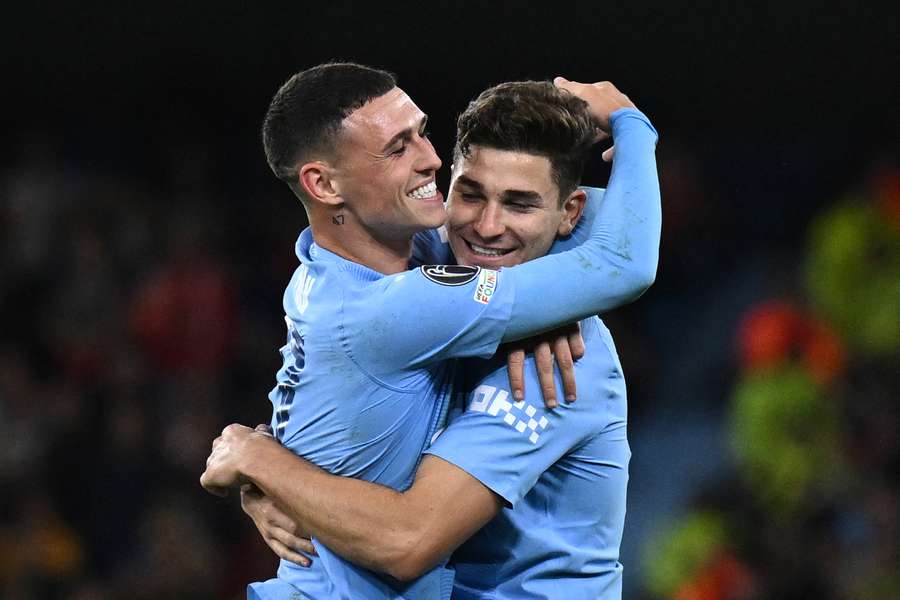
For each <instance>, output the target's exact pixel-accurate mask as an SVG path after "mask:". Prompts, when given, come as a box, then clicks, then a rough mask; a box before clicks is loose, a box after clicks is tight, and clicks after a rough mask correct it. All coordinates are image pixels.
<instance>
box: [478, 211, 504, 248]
mask: <svg viewBox="0 0 900 600" xmlns="http://www.w3.org/2000/svg"><path fill="white" fill-rule="evenodd" d="M504 231H506V225H504V223H503V210H502V209H501V208H500V207H499V206H495V205H494V204H493V203H491V202H487V203H486V204H485V205H484V206H483V207H482V209H481V214H479V215H478V219H477V220H476V221H475V232H476V233H477V234H478V235H480V236H481V237H482V238H485V239H487V238H495V237H498V236H500V235H503V232H504Z"/></svg>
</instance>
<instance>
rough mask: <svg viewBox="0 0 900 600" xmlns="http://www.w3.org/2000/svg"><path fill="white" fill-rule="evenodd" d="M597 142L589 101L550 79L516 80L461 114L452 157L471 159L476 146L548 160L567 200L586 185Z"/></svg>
mask: <svg viewBox="0 0 900 600" xmlns="http://www.w3.org/2000/svg"><path fill="white" fill-rule="evenodd" d="M596 139H597V124H596V122H595V121H594V119H593V118H592V117H591V114H590V111H589V110H588V105H587V103H586V102H585V101H584V100H582V99H581V98H578V97H576V96H574V95H573V94H571V93H570V92H568V91H567V90H562V89H559V88H557V87H556V86H555V85H553V84H552V83H550V82H549V81H511V82H508V83H501V84H499V85H495V86H494V87H492V88H488V89H486V90H485V91H483V92H482V93H481V94H480V95H479V96H478V97H477V98H475V100H473V101H472V102H470V103H469V106H468V107H467V108H466V110H465V111H464V112H463V113H462V114H461V115H460V116H459V119H458V120H457V122H456V146H455V147H454V150H453V158H454V160H458V159H459V158H460V157H466V158H468V157H469V155H470V152H471V148H472V146H483V147H487V148H494V149H497V150H509V151H512V152H526V153H528V154H535V155H538V156H543V157H546V158H547V159H549V161H550V175H551V177H552V178H553V182H554V183H556V186H557V187H558V188H559V196H560V197H559V201H560V202H562V201H563V200H564V199H565V198H566V197H567V196H568V195H569V194H570V193H571V192H572V191H574V190H575V188H576V187H577V186H578V184H579V182H580V181H581V175H582V173H583V172H584V165H585V162H587V158H588V155H589V152H590V149H591V147H592V146H593V144H594V141H595V140H596Z"/></svg>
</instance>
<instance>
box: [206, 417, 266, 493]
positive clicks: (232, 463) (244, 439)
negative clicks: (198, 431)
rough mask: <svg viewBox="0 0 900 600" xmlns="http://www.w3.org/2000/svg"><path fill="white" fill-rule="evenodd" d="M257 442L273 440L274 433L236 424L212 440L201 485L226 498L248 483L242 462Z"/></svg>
mask: <svg viewBox="0 0 900 600" xmlns="http://www.w3.org/2000/svg"><path fill="white" fill-rule="evenodd" d="M254 439H257V440H258V439H265V440H272V443H277V442H274V439H273V438H272V436H271V434H269V433H266V432H263V431H257V430H254V429H250V428H249V427H244V426H243V425H238V424H237V423H233V424H231V425H229V426H228V427H226V428H225V429H223V430H222V435H220V436H219V437H217V438H216V439H215V440H213V443H212V452H211V453H210V455H209V458H207V459H206V470H205V471H204V472H203V474H202V475H201V476H200V485H202V486H203V488H204V489H205V490H206V491H208V492H209V493H211V494H215V495H216V496H226V495H227V494H228V489H229V488H232V487H236V486H239V485H243V484H245V483H249V481H247V479H246V478H245V477H244V475H243V474H242V472H241V468H240V465H241V461H242V460H243V459H244V458H246V456H247V453H248V446H249V445H250V444H251V443H253V441H254Z"/></svg>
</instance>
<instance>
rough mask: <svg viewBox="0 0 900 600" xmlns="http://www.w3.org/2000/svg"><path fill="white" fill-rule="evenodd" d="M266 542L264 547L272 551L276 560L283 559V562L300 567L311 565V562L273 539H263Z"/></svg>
mask: <svg viewBox="0 0 900 600" xmlns="http://www.w3.org/2000/svg"><path fill="white" fill-rule="evenodd" d="M263 539H264V541H265V542H266V545H267V546H269V548H271V549H272V552H274V553H275V554H276V555H277V556H278V558H283V559H284V560H287V561H290V562H292V563H294V564H295V565H299V566H301V567H308V566H309V565H311V564H312V561H311V560H309V559H308V558H306V557H305V556H303V555H302V554H300V553H299V552H296V551H294V550H291V549H290V548H289V547H287V546H285V545H284V544H283V543H282V542H280V541H278V540H276V539H274V538H263Z"/></svg>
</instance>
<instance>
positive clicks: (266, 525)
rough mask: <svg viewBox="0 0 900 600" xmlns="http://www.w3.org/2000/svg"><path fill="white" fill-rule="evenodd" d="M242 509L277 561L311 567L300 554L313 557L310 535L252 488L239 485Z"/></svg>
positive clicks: (257, 489)
mask: <svg viewBox="0 0 900 600" xmlns="http://www.w3.org/2000/svg"><path fill="white" fill-rule="evenodd" d="M241 508H243V509H244V512H245V513H247V515H248V516H249V517H250V518H251V519H252V520H253V524H254V525H256V529H257V530H258V531H259V534H260V535H261V536H262V539H263V541H264V542H265V543H266V545H267V546H268V547H269V548H271V550H272V552H274V553H275V554H276V555H277V556H278V557H279V558H283V559H284V560H287V561H290V562H292V563H294V564H296V565H299V566H301V567H308V566H309V565H310V564H311V561H310V559H309V558H308V557H306V556H304V555H303V554H301V552H306V553H307V554H312V555H315V554H316V548H315V546H313V544H312V541H310V539H309V534H307V533H306V532H304V531H303V528H302V527H301V526H300V524H299V523H297V522H296V521H294V519H293V518H291V516H290V515H288V514H287V513H286V512H285V511H283V510H282V509H281V508H280V507H279V506H278V505H277V504H276V503H275V501H274V500H272V499H271V498H269V497H268V496H266V495H265V494H263V493H262V492H261V491H260V490H259V488H257V487H256V486H255V485H253V484H246V485H243V486H241Z"/></svg>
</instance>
